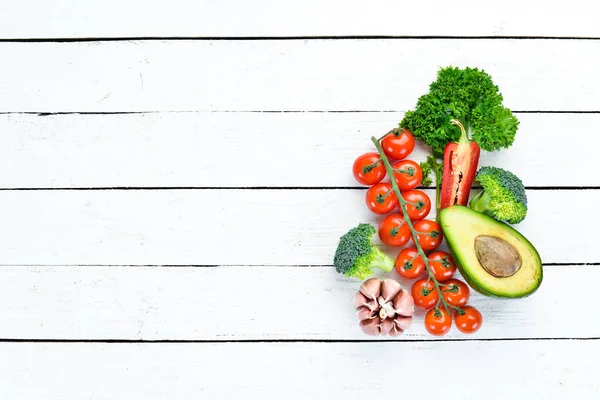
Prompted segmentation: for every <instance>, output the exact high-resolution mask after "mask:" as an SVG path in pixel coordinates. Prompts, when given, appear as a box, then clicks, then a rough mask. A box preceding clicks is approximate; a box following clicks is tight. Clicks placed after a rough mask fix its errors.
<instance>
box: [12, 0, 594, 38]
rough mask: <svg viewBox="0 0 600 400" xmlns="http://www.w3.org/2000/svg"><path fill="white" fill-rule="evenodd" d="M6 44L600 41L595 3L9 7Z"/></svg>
mask: <svg viewBox="0 0 600 400" xmlns="http://www.w3.org/2000/svg"><path fill="white" fill-rule="evenodd" d="M6 2H7V3H8V4H4V5H5V7H3V10H2V11H3V12H2V13H0V37H2V38H48V37H61V38H72V37H122V36H297V35H414V36H419V35H450V36H457V35H466V36H472V35H474V36H481V35H490V36H505V35H517V36H528V35H529V36H531V35H535V36H540V35H542V36H600V31H599V30H598V24H597V23H596V21H595V19H594V15H595V14H596V9H595V8H594V6H593V3H592V2H589V1H583V0H575V1H572V2H570V3H569V6H568V7H564V3H561V2H558V1H550V2H548V1H546V2H544V3H543V4H542V3H541V2H539V1H533V2H519V1H517V0H507V1H504V2H503V3H502V7H498V6H497V5H494V4H489V5H488V4H486V3H481V2H477V1H474V0H467V1H462V2H461V4H460V6H459V7H447V6H446V4H444V3H442V2H440V1H431V0H426V1H419V2H397V1H393V0H383V1H381V0H380V1H377V2H371V3H365V2H360V1H358V0H346V1H328V2H321V1H317V0H306V1H302V2H295V3H290V2H284V3H282V2H278V1H274V0H256V1H252V2H244V1H239V0H237V1H232V0H227V1H219V2H215V1H210V0H199V1H198V0H197V1H193V0H173V1H164V0H149V1H148V0H146V1H143V0H129V1H127V2H121V1H116V0H107V1H87V2H86V3H85V4H78V3H73V2H70V1H68V0H57V1H53V2H39V1H20V0H5V1H4V3H6ZM516 11H518V12H516Z"/></svg>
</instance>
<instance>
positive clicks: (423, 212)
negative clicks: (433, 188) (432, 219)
mask: <svg viewBox="0 0 600 400" xmlns="http://www.w3.org/2000/svg"><path fill="white" fill-rule="evenodd" d="M402 198H403V199H404V200H406V201H408V202H409V203H410V204H409V203H407V204H406V212H408V217H409V218H410V220H411V221H420V220H422V219H423V218H425V217H426V216H427V215H428V214H429V211H431V199H430V198H429V196H427V194H426V193H425V192H424V191H422V190H418V189H413V190H409V191H407V192H403V193H402ZM398 209H399V210H400V214H402V207H400V205H398Z"/></svg>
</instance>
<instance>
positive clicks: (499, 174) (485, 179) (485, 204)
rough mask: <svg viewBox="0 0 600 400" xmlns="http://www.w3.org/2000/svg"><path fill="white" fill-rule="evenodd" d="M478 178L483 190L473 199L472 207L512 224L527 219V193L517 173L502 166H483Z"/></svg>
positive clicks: (470, 205)
mask: <svg viewBox="0 0 600 400" xmlns="http://www.w3.org/2000/svg"><path fill="white" fill-rule="evenodd" d="M476 179H477V180H478V181H479V183H481V186H482V187H483V190H482V191H481V192H480V193H479V194H478V195H477V196H475V197H473V199H471V202H470V203H469V207H470V208H471V209H473V210H475V211H479V212H481V213H483V214H486V215H489V216H490V217H492V218H495V219H497V220H498V221H503V222H508V223H510V224H518V223H519V222H521V221H523V219H525V215H526V214H527V195H526V194H525V187H524V186H523V182H521V180H520V179H519V178H518V177H517V176H516V175H515V174H513V173H512V172H510V171H507V170H504V169H502V168H496V167H481V168H480V169H479V171H477V176H476Z"/></svg>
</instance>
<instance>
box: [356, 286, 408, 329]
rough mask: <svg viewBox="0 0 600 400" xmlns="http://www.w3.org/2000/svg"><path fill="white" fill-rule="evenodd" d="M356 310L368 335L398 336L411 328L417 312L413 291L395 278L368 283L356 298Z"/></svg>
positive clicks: (361, 287) (361, 325)
mask: <svg viewBox="0 0 600 400" xmlns="http://www.w3.org/2000/svg"><path fill="white" fill-rule="evenodd" d="M354 307H356V309H357V311H358V320H359V321H360V327H361V328H362V330H363V331H364V332H365V333H366V334H368V335H390V336H398V335H400V334H402V333H403V332H404V331H405V330H406V329H408V327H409V326H410V324H411V323H412V315H413V313H414V312H415V302H414V299H413V297H412V296H411V294H410V292H408V291H407V290H404V289H402V287H401V286H400V284H399V283H398V282H397V281H395V280H393V279H385V280H383V281H382V280H380V279H378V278H370V279H367V280H366V281H364V282H363V284H362V285H361V286H360V289H359V291H358V293H357V294H356V296H355V297H354Z"/></svg>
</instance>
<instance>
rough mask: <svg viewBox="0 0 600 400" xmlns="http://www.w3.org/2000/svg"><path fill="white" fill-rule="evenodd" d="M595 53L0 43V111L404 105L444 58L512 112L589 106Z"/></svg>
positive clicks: (321, 44)
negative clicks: (478, 77) (487, 84)
mask: <svg viewBox="0 0 600 400" xmlns="http://www.w3.org/2000/svg"><path fill="white" fill-rule="evenodd" d="M599 51H600V40H599V41H590V40H587V41H585V40H583V41H579V40H418V39H412V40H311V41H304V40H293V41H280V40H279V41H277V40H275V41H116V42H103V43H97V42H96V43H89V42H83V43H81V42H77V43H1V44H0V54H1V55H2V59H3V62H2V63H0V112H13V111H17V112H20V111H31V112H72V111H86V112H95V111H108V112H110V111H118V112H123V111H182V110H183V111H190V110H192V111H198V110H378V111H380V110H397V111H405V110H408V109H410V108H412V107H413V106H414V105H415V103H416V101H417V98H418V97H419V96H421V95H422V94H423V93H425V92H426V91H427V88H428V85H429V84H430V83H431V81H432V80H434V79H435V74H436V72H437V70H438V68H439V67H440V66H447V65H458V66H474V67H480V68H483V69H485V70H486V71H488V72H489V73H490V74H491V75H492V76H493V78H494V82H495V83H496V84H498V85H499V87H500V88H501V90H502V93H503V94H504V97H505V104H506V105H507V106H508V107H509V108H511V109H514V110H521V111H523V110H529V111H531V110H533V111H548V110H563V111H564V110H569V111H570V110H577V111H581V110H584V111H586V110H592V111H593V110H598V109H600V97H599V96H598V91H599V90H600V77H599V76H598V73H597V71H598V70H599V69H600V58H598V57H595V54H598V52H599ZM557 55H560V62H559V60H557V57H558V56H557ZM42 66H43V67H42Z"/></svg>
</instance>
